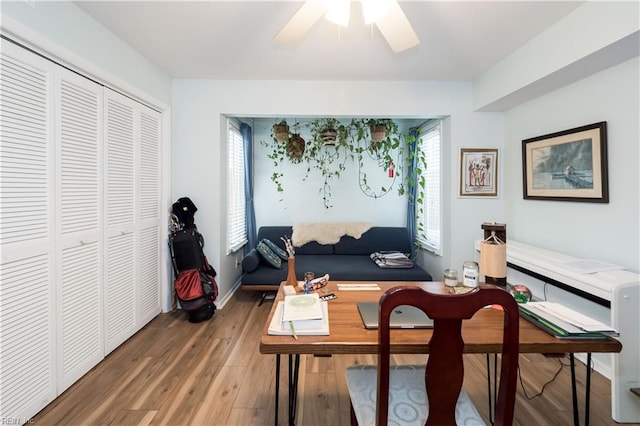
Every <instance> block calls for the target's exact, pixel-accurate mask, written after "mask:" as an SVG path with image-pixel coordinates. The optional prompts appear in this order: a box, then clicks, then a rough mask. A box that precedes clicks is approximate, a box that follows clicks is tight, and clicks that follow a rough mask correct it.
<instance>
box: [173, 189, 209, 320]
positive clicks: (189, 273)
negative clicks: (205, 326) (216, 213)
mask: <svg viewBox="0 0 640 426" xmlns="http://www.w3.org/2000/svg"><path fill="white" fill-rule="evenodd" d="M196 210H197V208H196V207H195V205H194V204H193V203H192V202H191V200H189V199H188V198H181V199H179V200H178V202H176V203H174V205H173V215H172V222H171V227H170V228H171V233H170V234H169V251H170V253H171V262H172V265H173V271H174V278H175V280H174V303H173V308H174V309H175V307H176V299H177V300H178V301H179V302H180V306H181V307H182V309H183V310H184V311H185V312H186V313H187V318H188V319H189V322H201V321H206V320H208V319H210V318H211V317H212V316H213V314H214V313H215V311H216V306H215V305H214V303H213V302H214V301H215V300H216V298H217V297H218V285H217V283H216V280H215V276H216V271H215V270H214V269H213V267H212V266H211V265H210V264H209V262H208V261H207V257H206V256H205V254H204V250H203V249H204V238H203V237H202V234H200V232H198V229H197V228H196V226H195V223H194V221H193V213H195V211H196ZM176 211H177V212H179V214H180V215H178V214H177V213H176Z"/></svg>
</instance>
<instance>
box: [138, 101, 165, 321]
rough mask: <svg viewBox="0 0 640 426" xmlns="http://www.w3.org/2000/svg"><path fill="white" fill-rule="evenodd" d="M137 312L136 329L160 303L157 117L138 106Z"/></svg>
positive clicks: (155, 313)
mask: <svg viewBox="0 0 640 426" xmlns="http://www.w3.org/2000/svg"><path fill="white" fill-rule="evenodd" d="M139 122H140V126H139V131H138V135H139V143H138V150H139V155H138V159H139V161H138V170H139V173H138V203H137V205H138V211H137V217H138V223H137V224H136V225H137V226H136V228H137V229H138V230H139V234H138V235H139V240H138V244H139V248H138V250H136V251H137V253H139V254H140V256H139V259H138V265H139V268H138V286H137V298H136V300H137V303H136V306H137V310H138V328H142V327H143V326H144V325H145V324H146V323H148V322H149V321H151V320H152V319H153V318H154V317H155V316H156V315H158V314H159V313H160V312H161V308H162V307H161V301H160V280H161V279H160V243H161V237H160V233H161V230H162V229H163V228H162V226H163V225H162V223H161V220H160V218H161V212H160V192H161V184H160V142H161V141H160V122H161V121H160V114H159V113H158V112H156V111H154V110H152V109H150V108H148V107H146V106H144V105H140V106H139Z"/></svg>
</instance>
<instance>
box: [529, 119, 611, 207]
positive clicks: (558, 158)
mask: <svg viewBox="0 0 640 426" xmlns="http://www.w3.org/2000/svg"><path fill="white" fill-rule="evenodd" d="M522 183H523V197H524V198H525V199H531V200H555V201H581V202H592V203H608V202H609V178H608V168H607V123H606V121H601V122H599V123H593V124H588V125H586V126H581V127H576V128H573V129H569V130H563V131H561V132H556V133H551V134H548V135H543V136H537V137H535V138H530V139H524V140H523V141H522Z"/></svg>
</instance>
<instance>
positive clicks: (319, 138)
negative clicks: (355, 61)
mask: <svg viewBox="0 0 640 426" xmlns="http://www.w3.org/2000/svg"><path fill="white" fill-rule="evenodd" d="M282 121H284V120H282ZM375 126H384V128H385V134H384V137H383V138H381V139H379V138H378V137H377V136H374V133H375ZM301 127H302V128H305V127H306V128H308V129H309V132H310V137H309V138H308V141H307V142H305V139H304V138H303V137H302V132H301V131H300V128H301ZM372 127H373V128H374V130H373V131H372ZM373 139H379V140H377V141H376V142H373V143H372V140H373ZM413 142H415V138H414V137H413V136H412V135H409V134H407V135H405V134H402V133H401V132H400V131H399V128H398V125H397V124H396V123H395V122H394V121H393V120H391V119H387V118H383V119H379V118H377V119H366V118H354V119H351V121H350V122H349V123H348V124H343V123H342V122H341V121H340V120H337V119H335V118H318V119H316V120H313V121H311V122H308V123H304V124H300V123H298V122H296V123H295V125H294V126H293V133H292V134H290V135H289V138H288V139H287V142H286V143H285V144H283V143H278V142H277V139H276V138H275V137H274V138H273V142H270V143H267V142H264V141H261V144H263V145H264V146H267V147H269V148H270V149H271V152H270V153H269V154H267V156H268V158H270V159H271V160H273V165H274V169H275V170H276V171H275V172H273V174H272V176H271V180H272V181H273V182H274V183H275V184H276V188H277V190H278V192H282V191H283V187H282V178H283V173H282V170H283V169H282V164H283V162H284V161H285V159H287V160H289V161H291V162H292V163H294V164H299V163H302V164H305V165H306V176H305V177H304V178H303V180H307V179H308V177H309V176H310V175H311V173H312V172H318V173H319V174H320V179H321V185H320V188H319V190H318V191H319V194H320V195H321V197H322V201H323V205H324V207H325V208H327V209H328V208H330V207H333V206H332V204H331V195H332V194H331V191H332V185H333V184H334V183H335V181H336V179H339V178H340V177H341V176H342V173H343V172H344V171H345V170H346V169H347V167H349V161H353V160H355V161H356V162H357V163H356V165H357V167H358V185H359V187H360V190H361V191H362V193H363V194H365V195H366V196H368V197H372V198H380V197H382V196H384V195H386V194H388V193H389V192H391V191H392V190H393V189H394V188H398V189H397V190H398V194H400V195H404V194H407V193H409V194H412V193H413V192H409V189H411V188H413V187H414V186H416V195H415V198H416V200H415V203H416V206H417V207H416V208H419V209H422V204H423V202H424V192H425V181H424V177H423V175H422V173H423V171H424V170H425V169H426V161H425V157H424V153H420V152H419V151H416V150H415V149H413ZM416 156H417V157H416ZM380 172H382V173H384V174H385V175H386V176H387V178H388V179H389V180H385V184H384V185H381V186H380V187H379V188H377V189H376V188H373V184H371V183H370V179H369V177H368V175H369V174H370V173H380Z"/></svg>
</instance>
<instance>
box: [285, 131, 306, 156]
mask: <svg viewBox="0 0 640 426" xmlns="http://www.w3.org/2000/svg"><path fill="white" fill-rule="evenodd" d="M304 147H305V140H304V139H303V138H302V136H300V134H299V133H294V134H293V135H292V136H291V137H290V138H289V140H288V141H287V144H286V150H287V155H288V156H289V159H290V160H291V161H292V162H293V163H299V162H300V161H301V160H302V155H303V154H304Z"/></svg>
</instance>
